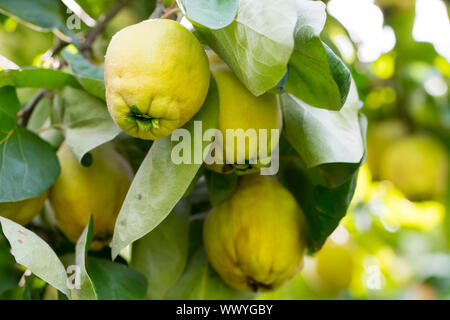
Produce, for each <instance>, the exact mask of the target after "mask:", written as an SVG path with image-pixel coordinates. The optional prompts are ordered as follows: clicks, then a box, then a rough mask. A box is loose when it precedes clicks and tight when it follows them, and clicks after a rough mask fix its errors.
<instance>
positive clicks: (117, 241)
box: [112, 78, 219, 258]
mask: <svg viewBox="0 0 450 320" xmlns="http://www.w3.org/2000/svg"><path fill="white" fill-rule="evenodd" d="M211 79H212V78H211ZM218 99H219V97H218V92H217V87H216V84H215V82H214V81H213V80H211V85H210V90H209V92H208V96H207V97H206V101H205V103H204V105H203V107H202V108H201V110H200V111H199V112H198V113H197V114H196V115H195V116H194V118H193V119H191V121H189V122H188V124H187V125H186V126H185V128H186V129H187V130H188V131H189V132H190V134H191V137H194V122H195V121H201V124H202V126H203V131H205V130H207V129H210V128H215V127H216V125H217V119H218V109H219V100H218ZM207 145H209V143H205V142H204V143H203V146H201V147H202V148H201V151H203V148H204V147H205V146H207ZM194 146H195V144H194V143H191V151H193V152H192V154H195V153H196V150H195V149H194ZM171 154H172V142H171V137H170V136H168V137H166V138H164V139H160V140H156V141H155V142H154V143H153V145H152V147H151V149H150V151H149V153H148V154H147V156H146V157H145V159H144V161H143V163H142V164H141V167H140V168H139V170H138V172H137V173H136V176H135V178H134V180H133V183H132V184H131V187H130V189H129V191H128V194H127V196H126V198H125V201H124V203H123V205H122V209H121V211H120V213H119V216H118V218H117V221H116V226H115V229H114V236H113V240H112V253H113V254H112V256H113V258H115V257H116V256H117V255H118V253H119V252H120V250H122V249H123V248H125V247H126V246H128V245H129V244H131V243H132V242H134V241H136V240H137V239H139V238H142V237H143V236H144V235H146V234H147V233H149V232H150V231H152V230H153V229H154V228H155V227H157V226H158V225H159V224H160V223H161V222H162V221H163V220H164V219H165V218H166V216H167V215H168V214H169V213H170V212H171V211H172V209H173V207H174V206H175V205H176V204H177V202H178V200H180V199H181V197H182V196H183V195H184V193H185V192H186V190H187V188H188V187H189V185H190V183H191V181H192V179H194V177H195V175H196V173H197V171H198V170H199V168H200V166H201V164H195V163H194V164H175V163H174V162H173V161H172V158H171Z"/></svg>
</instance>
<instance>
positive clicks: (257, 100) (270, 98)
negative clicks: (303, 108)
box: [206, 54, 283, 174]
mask: <svg viewBox="0 0 450 320" xmlns="http://www.w3.org/2000/svg"><path fill="white" fill-rule="evenodd" d="M209 59H210V64H211V71H212V73H213V77H214V79H215V80H216V83H217V88H218V91H219V104H220V105H219V124H218V129H219V131H220V133H221V136H222V138H223V139H222V141H221V143H219V144H220V147H221V151H222V152H221V154H217V153H216V154H214V156H215V157H216V158H217V159H219V160H220V161H221V162H222V163H213V164H207V165H206V166H207V168H209V169H210V170H212V171H215V172H218V173H231V172H235V173H236V174H247V173H254V172H257V171H259V169H260V168H261V167H263V166H267V165H269V164H270V157H271V153H272V151H273V150H274V149H275V147H276V146H277V144H278V140H277V141H276V142H275V143H272V141H271V140H272V132H271V130H272V129H278V130H280V134H281V128H282V125H283V123H282V114H281V108H280V105H279V102H278V100H277V97H276V95H274V94H271V93H265V94H263V95H261V96H258V97H256V96H254V95H253V94H252V93H251V92H250V91H248V89H247V88H246V87H245V86H244V85H243V84H242V83H241V82H240V81H239V79H238V78H237V77H236V76H235V75H234V73H233V72H232V71H231V70H230V69H229V68H228V66H227V65H225V64H224V63H223V62H222V61H221V60H220V58H218V57H217V56H216V55H215V54H209ZM249 129H250V130H254V131H253V132H254V133H255V135H254V136H253V137H254V139H252V140H250V138H249V137H252V135H251V134H250V131H249V132H248V135H247V130H249ZM261 129H265V130H267V131H266V132H267V136H266V137H267V138H266V140H265V141H264V140H263V141H260V139H261V136H260V134H261V133H263V131H262V130H261ZM227 130H235V131H234V136H230V139H227ZM240 141H242V142H243V143H240ZM250 141H252V142H253V144H251V142H250ZM260 155H262V156H263V158H261V157H260Z"/></svg>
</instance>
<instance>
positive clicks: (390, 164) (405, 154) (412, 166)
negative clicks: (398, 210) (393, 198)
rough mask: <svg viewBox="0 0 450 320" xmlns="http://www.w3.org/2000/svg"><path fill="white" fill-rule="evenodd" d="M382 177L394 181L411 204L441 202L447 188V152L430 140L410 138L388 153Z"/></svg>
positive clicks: (382, 160) (383, 165)
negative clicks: (440, 199)
mask: <svg viewBox="0 0 450 320" xmlns="http://www.w3.org/2000/svg"><path fill="white" fill-rule="evenodd" d="M380 177H381V178H382V179H384V180H389V181H391V182H392V183H393V184H394V185H395V186H396V187H397V188H398V189H399V190H400V191H401V192H403V193H404V194H405V196H406V197H407V198H408V199H410V200H428V199H433V198H437V197H439V196H441V195H442V194H443V193H444V192H445V190H446V188H447V178H448V153H447V150H446V148H445V147H444V146H443V145H442V144H441V143H440V142H439V141H437V140H435V139H433V138H431V137H429V136H420V135H414V136H408V137H406V138H404V139H401V140H399V141H397V142H396V143H394V144H392V145H391V146H389V148H388V149H387V150H386V152H385V154H384V155H383V157H382V158H381V163H380Z"/></svg>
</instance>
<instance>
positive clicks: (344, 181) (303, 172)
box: [278, 116, 367, 252]
mask: <svg viewBox="0 0 450 320" xmlns="http://www.w3.org/2000/svg"><path fill="white" fill-rule="evenodd" d="M360 123H361V131H360V134H361V136H362V137H363V140H364V137H365V132H366V127H367V121H366V119H365V117H363V116H361V118H360ZM282 142H283V141H282ZM284 142H286V141H284ZM364 161H365V156H363V158H362V159H361V160H360V162H359V163H356V164H348V163H333V164H329V165H325V166H320V167H317V168H307V167H306V166H305V163H304V162H303V161H302V159H301V158H300V157H296V156H295V155H294V156H292V155H289V156H281V157H280V162H281V164H280V171H279V173H278V176H279V177H280V180H281V181H282V182H283V184H284V185H285V186H286V187H287V188H288V189H289V190H290V191H291V192H292V194H293V195H294V197H295V198H296V200H297V202H298V203H299V205H300V206H301V208H302V209H303V212H304V214H305V217H306V223H307V226H308V227H307V230H308V233H307V245H308V249H309V251H310V252H315V251H317V250H319V249H320V248H321V247H322V245H323V244H324V243H325V241H326V239H327V238H328V236H329V235H330V234H331V233H332V232H333V231H334V230H335V229H336V227H337V226H338V224H339V221H340V220H341V219H342V218H343V217H344V216H345V214H346V213H347V210H348V207H349V205H350V202H351V200H352V197H353V193H354V191H355V187H356V180H357V176H358V169H359V167H360V166H361V164H362V163H363V162H364ZM343 172H344V173H346V175H345V176H342V173H343ZM335 175H337V176H335ZM337 182H338V183H337Z"/></svg>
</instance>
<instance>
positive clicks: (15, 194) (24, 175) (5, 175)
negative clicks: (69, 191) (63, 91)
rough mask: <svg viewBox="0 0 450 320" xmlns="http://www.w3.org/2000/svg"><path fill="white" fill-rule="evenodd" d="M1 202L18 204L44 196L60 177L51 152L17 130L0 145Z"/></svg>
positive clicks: (29, 135)
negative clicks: (18, 202) (17, 202)
mask: <svg viewBox="0 0 450 320" xmlns="http://www.w3.org/2000/svg"><path fill="white" fill-rule="evenodd" d="M0 163H1V164H2V166H1V167H0V181H1V184H0V202H8V201H20V200H24V199H28V198H32V197H36V196H38V195H40V194H42V193H44V192H45V191H46V190H47V189H48V188H50V186H51V185H52V184H53V182H54V181H55V180H56V178H57V177H58V175H59V171H60V167H59V162H58V159H57V158H56V154H55V151H54V150H53V148H52V147H51V146H50V145H49V144H48V143H47V142H45V141H44V140H42V139H41V138H39V137H38V136H37V135H36V134H34V133H32V132H30V131H28V130H27V129H25V128H23V127H20V126H17V127H16V128H15V129H14V130H13V131H12V133H11V135H9V137H8V138H7V139H4V140H3V141H1V142H0Z"/></svg>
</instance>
